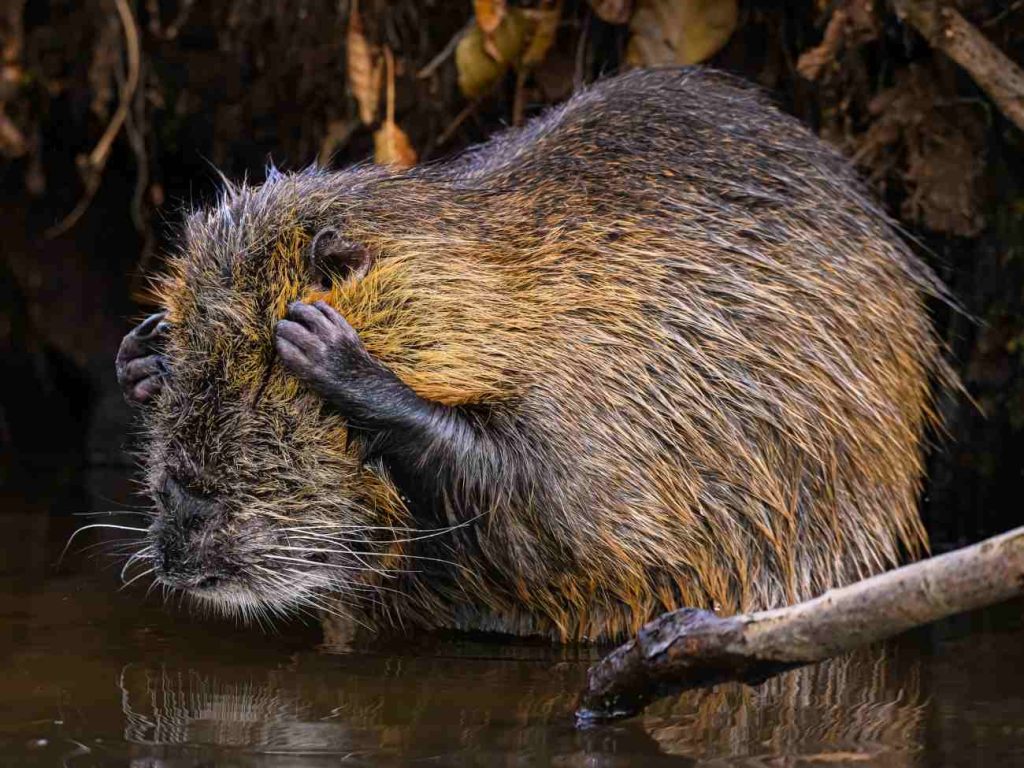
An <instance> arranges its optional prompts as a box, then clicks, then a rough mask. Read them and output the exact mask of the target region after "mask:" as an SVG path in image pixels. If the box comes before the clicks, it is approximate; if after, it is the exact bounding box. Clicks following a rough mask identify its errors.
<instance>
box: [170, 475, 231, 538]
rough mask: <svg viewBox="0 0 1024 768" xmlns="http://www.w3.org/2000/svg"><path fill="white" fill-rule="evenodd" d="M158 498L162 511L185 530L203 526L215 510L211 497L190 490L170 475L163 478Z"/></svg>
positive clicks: (215, 505) (215, 506)
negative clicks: (162, 507) (159, 497)
mask: <svg viewBox="0 0 1024 768" xmlns="http://www.w3.org/2000/svg"><path fill="white" fill-rule="evenodd" d="M160 500H161V502H162V505H163V506H164V512H165V513H167V514H168V515H170V516H171V518H172V519H173V520H174V522H175V523H176V524H177V525H178V526H180V527H181V528H183V529H184V530H185V531H190V530H192V529H194V528H201V527H203V526H205V525H206V523H207V522H208V521H209V520H210V519H211V518H212V517H213V516H214V515H215V514H216V512H217V504H216V502H215V501H214V500H213V499H212V498H210V497H208V496H204V495H202V494H199V493H196V492H195V491H192V490H190V489H189V488H187V487H186V486H185V485H184V484H183V483H181V482H180V481H179V480H177V478H175V477H174V476H172V475H167V477H166V478H165V479H164V483H163V493H162V494H161V499H160Z"/></svg>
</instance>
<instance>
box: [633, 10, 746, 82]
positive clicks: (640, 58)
mask: <svg viewBox="0 0 1024 768" xmlns="http://www.w3.org/2000/svg"><path fill="white" fill-rule="evenodd" d="M738 17H739V9H738V7H737V0H637V6H636V11H635V12H634V13H633V17H632V18H631V19H630V22H629V29H630V32H631V33H632V34H631V36H630V39H629V45H628V46H627V47H626V61H627V62H628V63H630V64H633V65H634V66H642V67H657V66H666V65H672V64H697V63H699V62H701V61H705V60H707V59H709V58H710V57H711V56H713V55H714V54H715V53H717V52H718V51H719V50H720V49H721V48H722V46H724V45H725V44H726V43H727V42H728V41H729V38H730V37H732V33H733V31H734V30H735V29H736V22H737V20H738Z"/></svg>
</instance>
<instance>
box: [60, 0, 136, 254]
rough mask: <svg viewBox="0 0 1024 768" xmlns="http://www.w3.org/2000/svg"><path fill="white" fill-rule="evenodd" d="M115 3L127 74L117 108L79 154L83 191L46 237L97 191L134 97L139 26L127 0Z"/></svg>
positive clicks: (75, 216) (68, 223)
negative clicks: (87, 150) (90, 144)
mask: <svg viewBox="0 0 1024 768" xmlns="http://www.w3.org/2000/svg"><path fill="white" fill-rule="evenodd" d="M114 4H115V6H116V7H117V14H118V16H120V18H121V26H122V27H123V28H124V41H125V51H126V54H127V58H128V76H127V77H126V78H125V83H124V87H122V88H121V89H120V98H119V101H118V105H117V111H115V112H114V115H113V117H111V118H110V122H109V123H108V124H107V129H106V130H105V131H104V132H103V135H102V136H100V140H99V141H98V142H96V146H95V147H93V150H92V152H90V153H89V154H88V155H87V156H81V157H79V158H78V165H79V171H80V172H81V174H82V182H83V183H84V184H85V193H84V194H83V195H82V198H81V199H80V200H79V201H78V204H77V205H76V206H75V207H74V209H72V211H71V213H69V214H68V215H67V216H65V217H64V219H63V220H61V221H60V222H58V223H57V224H55V225H54V226H52V227H50V228H49V229H48V230H46V232H45V233H44V235H45V237H47V238H54V237H59V236H60V235H62V234H64V233H65V232H67V231H68V230H69V229H71V227H73V226H74V225H75V224H77V223H78V220H79V219H81V218H82V214H84V213H85V211H86V210H87V209H88V208H89V205H90V204H91V203H92V200H93V198H94V197H95V196H96V192H97V191H98V190H99V188H100V181H101V180H102V179H103V169H104V168H105V167H106V165H107V160H108V159H109V158H110V149H111V147H112V146H113V144H114V139H116V138H117V134H118V133H120V132H121V127H122V126H123V125H124V122H125V120H126V119H127V117H128V110H129V109H131V105H132V99H133V98H134V97H135V90H136V88H138V85H139V70H140V68H141V63H140V60H141V57H140V53H139V29H138V27H137V26H136V24H135V18H134V17H133V16H132V11H131V8H130V7H129V6H128V0H114Z"/></svg>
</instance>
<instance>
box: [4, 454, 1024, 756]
mask: <svg viewBox="0 0 1024 768" xmlns="http://www.w3.org/2000/svg"><path fill="white" fill-rule="evenodd" d="M126 501H129V496H128V488H127V485H126V483H125V482H124V480H123V478H122V477H120V476H119V475H118V474H117V473H113V472H111V473H94V474H93V475H92V476H90V477H89V478H87V479H86V480H85V481H77V482H67V481H64V482H58V481H54V480H52V479H49V478H27V479H24V481H23V482H22V483H21V488H20V489H19V488H17V487H11V486H10V485H9V484H8V487H7V489H6V490H4V491H0V526H2V527H0V766H72V767H73V768H83V767H85V766H104V767H106V766H134V767H136V768H158V767H166V768H171V767H172V766H173V767H174V768H185V767H186V766H188V767H193V766H261V767H262V766H266V767H267V768H269V767H271V766H273V767H275V768H277V767H284V766H288V767H289V768H307V767H310V768H312V767H313V766H334V765H341V764H345V765H347V764H352V765H373V766H377V765H380V766H397V765H436V766H447V765H481V766H490V765H503V766H506V765H517V766H518V765H560V766H634V765H635V766H658V765H691V764H692V765H764V766H804V765H808V766H813V765H857V766H863V765H879V766H937V765H963V766H981V765H999V766H1012V765H1024V621H1022V620H1021V614H1022V609H1024V605H1020V604H1018V605H1009V606H1004V607H1003V608H1001V609H999V610H994V611H987V612H982V613H978V614H974V615H971V616H968V617H963V618H961V619H958V620H956V621H952V622H946V623H944V624H942V625H940V626H937V627H934V628H931V629H929V630H927V631H923V632H918V633H916V634H913V635H910V636H908V637H905V638H902V639H901V640H900V641H899V642H896V643H893V644H889V645H886V646H884V647H878V648H873V649H870V650H869V651H865V652H863V653H860V654H856V655H854V656H851V657H847V658H843V659H839V660H836V661H834V662H832V663H830V664H826V665H821V666H818V667H814V668H808V669H803V670H796V671H794V672H790V673H788V674H787V675H784V676H782V677H779V678H776V679H775V680H772V681H770V682H768V683H767V684H765V685H763V686H761V687H759V688H757V689H745V688H740V687H734V686H722V687H720V688H718V689H715V690H713V691H705V692H698V693H691V694H686V695H682V696H679V697H677V698H675V699H673V700H670V701H665V702H663V703H661V704H659V705H657V706H655V707H653V708H652V709H651V710H650V711H649V712H648V713H647V714H646V715H645V716H643V717H642V718H637V719H634V720H631V721H627V722H625V723H622V724H620V725H617V726H614V727H602V728H595V729H592V730H588V731H583V732H580V731H577V730H575V729H574V728H573V727H572V720H571V713H572V708H573V701H574V697H575V693H576V691H577V690H578V687H579V685H580V683H581V681H582V679H583V674H584V671H585V669H586V666H587V663H588V661H590V660H591V654H590V652H586V651H571V650H558V649H553V648H551V647H548V646H546V645H543V644H540V645H536V644H533V645H531V644H522V643H520V644H510V643H507V642H496V641H494V640H493V639H491V640H485V639H480V638H475V639H472V638H432V637H423V638H414V639H408V638H407V639H404V640H376V641H361V642H360V643H359V644H356V645H355V646H353V647H348V648H331V647H323V646H322V645H321V640H320V635H319V632H318V630H317V628H316V627H315V626H304V625H302V624H288V625H279V626H278V627H277V628H276V629H275V630H274V631H273V632H270V633H268V632H262V631H260V630H258V629H255V628H245V627H238V626H235V625H234V624H231V623H225V622H222V621H216V620H211V619H201V618H200V617H196V616H193V615H191V614H190V613H189V612H188V610H187V609H185V608H183V607H179V606H177V605H176V604H174V603H173V602H172V603H171V604H167V605H165V604H164V603H163V601H162V599H161V598H160V597H159V596H155V595H150V596H149V597H148V598H147V597H146V595H145V591H146V590H145V587H144V585H143V584H142V583H141V581H145V580H144V579H143V580H141V581H140V583H139V584H138V585H132V586H131V587H129V588H128V589H125V590H123V591H118V571H119V568H118V566H117V565H116V561H115V560H114V559H112V558H107V557H106V556H105V555H104V554H102V553H103V552H104V551H105V550H106V549H107V548H108V547H106V546H101V547H94V548H92V549H90V550H86V551H85V552H79V553H77V554H76V553H74V551H73V553H72V554H70V555H68V556H67V557H65V559H64V561H63V562H62V564H61V566H60V567H59V568H56V567H54V563H55V562H56V561H57V558H58V555H59V553H60V550H61V547H62V546H63V545H64V542H65V541H66V539H67V536H68V535H69V534H70V533H71V531H72V530H74V528H75V527H76V526H78V525H81V524H83V523H85V522H88V521H89V520H90V519H92V518H84V517H75V516H73V515H72V514H71V513H73V512H84V511H86V510H88V509H92V510H104V509H111V508H124V505H125V503H126ZM121 522H123V523H125V524H129V525H130V524H131V521H130V518H124V519H122V520H121ZM128 535H130V534H128ZM121 536H122V534H117V533H113V534H112V535H108V536H106V539H107V540H108V541H109V539H111V538H114V539H116V538H120V537H121ZM101 538H102V537H100V536H98V535H93V534H92V533H87V534H84V535H83V536H82V537H81V538H80V539H79V540H77V541H76V543H75V548H74V549H78V548H79V547H81V546H88V545H92V544H96V543H97V542H99V541H101ZM90 555H98V556H97V557H90Z"/></svg>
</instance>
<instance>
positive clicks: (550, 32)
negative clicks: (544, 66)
mask: <svg viewBox="0 0 1024 768" xmlns="http://www.w3.org/2000/svg"><path fill="white" fill-rule="evenodd" d="M523 15H524V16H525V17H526V19H527V21H529V22H530V34H529V43H527V45H526V49H525V50H524V51H523V56H522V60H521V62H520V63H521V65H522V66H523V67H535V66H537V65H538V64H540V63H541V62H542V61H544V57H545V56H547V54H548V50H549V49H550V48H551V44H552V43H554V42H555V35H556V34H557V33H558V22H559V21H560V20H561V18H562V2H561V0H555V1H554V2H550V3H544V4H542V5H541V7H539V8H531V9H529V10H524V11H523Z"/></svg>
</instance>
